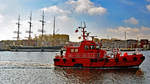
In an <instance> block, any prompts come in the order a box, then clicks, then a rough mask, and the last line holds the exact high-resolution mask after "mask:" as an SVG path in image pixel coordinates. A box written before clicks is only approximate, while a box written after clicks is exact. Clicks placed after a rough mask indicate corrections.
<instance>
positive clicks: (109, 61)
mask: <svg viewBox="0 0 150 84" xmlns="http://www.w3.org/2000/svg"><path fill="white" fill-rule="evenodd" d="M144 59H145V57H144V56H143V55H132V56H125V57H124V56H122V57H120V58H119V59H114V58H103V59H96V58H91V59H89V58H65V57H60V56H58V57H56V58H55V59H54V65H55V66H61V67H91V68H94V67H95V68H128V67H138V66H139V65H140V64H141V63H142V62H143V61H144Z"/></svg>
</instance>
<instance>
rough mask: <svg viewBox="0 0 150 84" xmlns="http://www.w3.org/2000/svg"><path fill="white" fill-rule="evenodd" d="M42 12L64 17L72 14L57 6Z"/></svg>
mask: <svg viewBox="0 0 150 84" xmlns="http://www.w3.org/2000/svg"><path fill="white" fill-rule="evenodd" d="M41 10H44V11H45V12H48V13H54V14H63V15H65V14H69V13H70V12H69V11H66V10H63V9H61V8H59V7H58V6H56V5H54V6H50V7H45V8H42V9H41Z"/></svg>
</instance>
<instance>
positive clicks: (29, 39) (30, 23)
mask: <svg viewBox="0 0 150 84" xmlns="http://www.w3.org/2000/svg"><path fill="white" fill-rule="evenodd" d="M28 23H29V31H26V33H29V37H28V41H29V45H30V42H31V33H32V31H31V28H32V12H31V14H30V21H29V22H28Z"/></svg>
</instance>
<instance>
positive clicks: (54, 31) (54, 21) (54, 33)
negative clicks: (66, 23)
mask: <svg viewBox="0 0 150 84" xmlns="http://www.w3.org/2000/svg"><path fill="white" fill-rule="evenodd" d="M54 35H55V16H54V24H53V36H54Z"/></svg>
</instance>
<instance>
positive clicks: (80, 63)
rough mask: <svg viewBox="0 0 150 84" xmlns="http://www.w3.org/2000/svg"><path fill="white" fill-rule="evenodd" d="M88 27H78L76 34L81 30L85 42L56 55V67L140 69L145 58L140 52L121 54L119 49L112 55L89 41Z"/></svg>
mask: <svg viewBox="0 0 150 84" xmlns="http://www.w3.org/2000/svg"><path fill="white" fill-rule="evenodd" d="M85 28H86V27H78V28H77V30H76V32H78V30H79V29H81V32H82V37H83V41H82V42H81V43H80V46H78V47H77V46H66V47H65V48H66V53H65V54H64V55H63V54H62V53H61V55H56V56H55V58H54V65H55V66H60V67H88V68H94V67H96V68H131V67H136V68H138V67H139V65H140V64H141V63H142V62H143V61H144V59H145V57H144V56H143V54H141V53H139V52H134V53H132V54H131V53H130V54H129V53H126V52H125V53H120V52H119V51H118V50H117V49H116V50H115V51H113V53H111V54H109V55H108V54H107V53H106V51H105V50H102V49H100V45H99V44H97V43H95V42H94V41H93V40H87V37H88V36H89V33H87V31H85Z"/></svg>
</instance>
